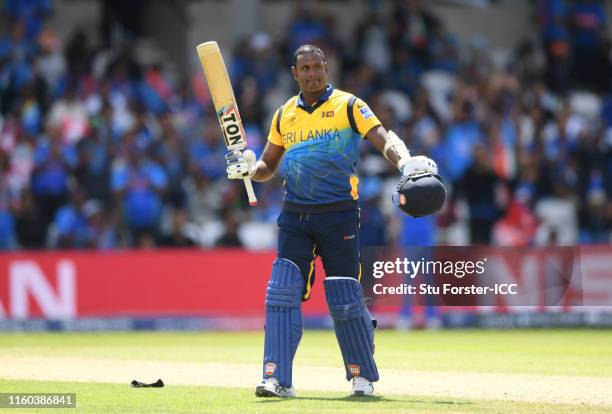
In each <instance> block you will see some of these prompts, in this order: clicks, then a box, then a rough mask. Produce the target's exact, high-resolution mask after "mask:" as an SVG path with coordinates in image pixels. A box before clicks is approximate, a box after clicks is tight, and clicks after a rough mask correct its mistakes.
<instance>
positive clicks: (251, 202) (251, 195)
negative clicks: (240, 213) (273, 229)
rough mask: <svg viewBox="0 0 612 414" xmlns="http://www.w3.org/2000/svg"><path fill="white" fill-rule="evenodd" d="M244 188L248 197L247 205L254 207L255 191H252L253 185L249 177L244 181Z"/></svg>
mask: <svg viewBox="0 0 612 414" xmlns="http://www.w3.org/2000/svg"><path fill="white" fill-rule="evenodd" d="M244 186H245V187H246V190H247V194H248V196H249V205H251V206H256V205H257V197H255V191H254V190H253V183H251V179H250V178H249V177H247V178H245V179H244Z"/></svg>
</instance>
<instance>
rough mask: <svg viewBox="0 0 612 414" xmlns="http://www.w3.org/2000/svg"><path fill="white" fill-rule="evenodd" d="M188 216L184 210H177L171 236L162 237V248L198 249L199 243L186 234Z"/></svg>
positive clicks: (173, 219) (173, 218)
mask: <svg viewBox="0 0 612 414" xmlns="http://www.w3.org/2000/svg"><path fill="white" fill-rule="evenodd" d="M186 224H187V214H186V212H185V211H184V210H177V211H176V212H174V215H173V216H172V229H171V232H170V234H168V235H166V236H164V237H162V239H161V241H160V243H159V245H160V246H161V247H196V246H197V243H196V242H195V241H194V240H193V239H192V238H191V237H189V236H188V235H187V233H186Z"/></svg>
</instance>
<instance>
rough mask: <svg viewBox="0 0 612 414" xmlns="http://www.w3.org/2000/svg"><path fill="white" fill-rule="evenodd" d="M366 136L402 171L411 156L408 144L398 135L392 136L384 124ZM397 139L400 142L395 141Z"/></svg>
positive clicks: (371, 130)
mask: <svg viewBox="0 0 612 414" xmlns="http://www.w3.org/2000/svg"><path fill="white" fill-rule="evenodd" d="M365 137H366V138H367V140H368V141H370V142H371V143H372V145H374V148H376V149H377V150H378V151H380V153H381V154H382V155H383V156H384V157H385V158H386V159H387V160H389V162H390V163H391V164H393V165H394V166H395V167H397V169H398V170H400V171H401V169H402V166H403V165H404V164H405V163H406V162H407V161H408V159H409V158H410V152H409V151H408V149H407V148H406V144H404V142H403V141H401V140H399V139H398V138H397V136H394V137H391V136H390V134H389V133H387V130H386V129H385V128H383V126H382V125H378V126H375V127H374V128H372V129H370V130H369V131H368V133H367V134H366V136H365ZM396 139H397V140H399V142H395V140H396Z"/></svg>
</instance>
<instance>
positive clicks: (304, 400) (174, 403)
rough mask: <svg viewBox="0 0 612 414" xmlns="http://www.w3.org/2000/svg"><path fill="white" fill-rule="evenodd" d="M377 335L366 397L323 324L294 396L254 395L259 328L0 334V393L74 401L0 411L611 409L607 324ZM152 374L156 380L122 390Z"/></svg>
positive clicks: (306, 344)
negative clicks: (372, 391) (373, 393)
mask: <svg viewBox="0 0 612 414" xmlns="http://www.w3.org/2000/svg"><path fill="white" fill-rule="evenodd" d="M376 343H377V345H376V358H377V362H378V364H379V370H380V373H381V383H380V384H379V385H377V392H378V393H379V396H378V397H376V398H365V399H364V398H362V399H355V398H350V397H347V395H348V392H349V390H350V386H349V384H348V383H347V382H346V381H345V380H344V379H343V378H341V377H342V369H341V359H340V354H339V350H338V347H337V344H336V342H335V337H334V335H333V332H331V331H321V332H317V331H306V332H305V334H304V339H303V340H302V344H301V346H300V349H299V350H298V354H297V357H296V361H295V368H294V374H295V376H296V377H298V378H300V381H301V382H299V383H298V381H297V380H296V387H297V391H298V395H299V398H297V399H294V400H274V399H272V400H270V399H265V400H261V399H257V398H255V397H254V394H253V391H254V385H255V383H256V381H257V375H258V370H259V369H260V368H259V361H260V358H261V354H262V345H263V336H262V334H261V333H214V332H213V333H191V332H187V333H158V332H152V333H84V334H83V333H60V334H57V333H54V334H47V333H23V334H22V333H4V334H0V392H76V393H77V409H76V410H75V409H64V410H61V409H53V410H51V411H49V409H38V410H35V409H0V412H7V413H23V412H45V413H47V412H53V413H60V412H68V413H74V412H79V413H81V412H83V413H124V412H125V413H258V412H261V413H316V414H322V413H353V412H355V413H379V412H380V413H455V412H456V413H612V403H611V402H610V401H612V387H608V385H612V331H607V330H510V331H491V330H485V331H480V330H478V331H476V330H469V331H464V330H461V331H459V330H457V331H418V332H393V331H381V332H378V333H377V340H376ZM140 366H143V367H144V368H146V369H148V370H149V371H147V370H144V371H142V372H140V371H139V370H138V367H140ZM96 370H99V372H96ZM151 370H153V371H151ZM151 372H154V373H155V374H156V375H155V376H153V374H151ZM143 373H145V374H146V375H149V376H148V377H143V376H142V375H143ZM313 373H314V374H313ZM157 374H158V375H157ZM299 375H302V377H299ZM316 375H325V376H326V378H324V379H325V380H326V381H327V382H326V383H324V384H323V385H319V384H318V382H317V378H311V377H312V376H315V377H316ZM336 376H337V380H336ZM90 377H91V378H92V379H91V381H89V380H87V378H90ZM158 377H161V378H162V379H164V380H165V382H166V383H167V386H166V387H164V388H161V389H133V388H130V387H129V381H130V380H131V379H134V378H138V379H140V380H142V381H147V382H148V381H154V380H156V379H157V378H158ZM327 377H331V378H327ZM388 378H394V380H393V381H389V380H388ZM385 379H387V383H384V380H385ZM404 379H405V380H404ZM464 379H465V381H464ZM532 380H533V384H535V386H529V387H527V388H525V387H524V386H523V385H524V384H523V382H524V381H532ZM95 381H101V382H95ZM217 381H218V382H219V383H220V384H221V385H224V386H223V387H219V386H215V385H216V384H217ZM432 381H439V383H438V384H436V383H433V384H432V383H428V382H432ZM462 381H464V383H462ZM496 381H497V382H496ZM327 383H330V384H332V386H331V387H327V386H326V385H325V384H327ZM300 384H301V385H302V387H300ZM336 384H337V385H336ZM474 384H480V385H481V386H484V385H488V386H490V387H491V389H493V390H494V392H488V393H483V394H482V395H480V394H479V391H480V390H479V389H478V385H476V386H475V385H474ZM574 384H575V385H574ZM437 385H439V386H437ZM560 387H565V388H563V389H562V390H561V391H563V390H569V393H570V394H571V393H574V392H575V395H570V396H567V395H565V394H567V393H566V392H564V391H563V392H560V391H559V389H560ZM581 387H582V388H584V389H581ZM597 387H601V390H603V391H600V389H599V388H597ZM446 389H448V395H445V390H446ZM605 390H607V392H608V394H607V395H603V394H601V393H602V392H605ZM385 391H386V392H385ZM506 391H507V392H506ZM555 392H557V393H559V394H560V396H559V398H558V399H559V401H555V399H556V397H555ZM600 394H601V395H600ZM566 397H567V398H566ZM600 397H601V398H600Z"/></svg>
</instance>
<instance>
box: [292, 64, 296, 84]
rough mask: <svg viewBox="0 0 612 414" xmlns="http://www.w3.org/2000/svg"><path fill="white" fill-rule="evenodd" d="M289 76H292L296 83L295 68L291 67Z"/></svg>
mask: <svg viewBox="0 0 612 414" xmlns="http://www.w3.org/2000/svg"><path fill="white" fill-rule="evenodd" d="M291 74H292V75H293V79H294V80H296V81H297V69H296V68H295V66H291Z"/></svg>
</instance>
